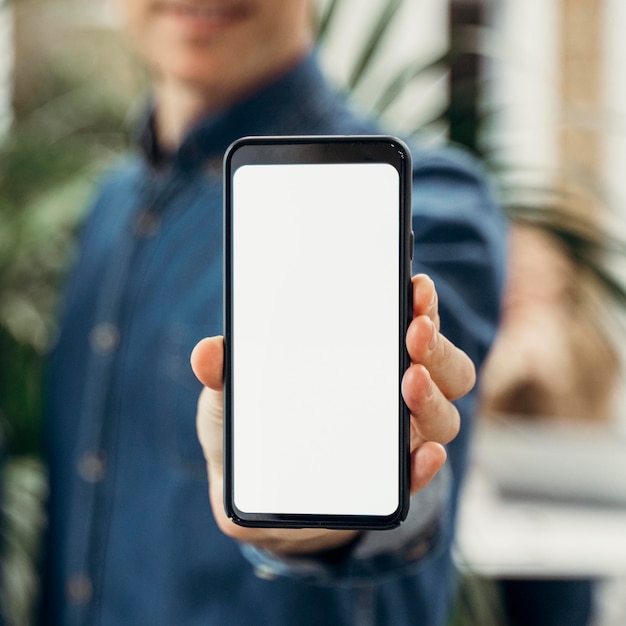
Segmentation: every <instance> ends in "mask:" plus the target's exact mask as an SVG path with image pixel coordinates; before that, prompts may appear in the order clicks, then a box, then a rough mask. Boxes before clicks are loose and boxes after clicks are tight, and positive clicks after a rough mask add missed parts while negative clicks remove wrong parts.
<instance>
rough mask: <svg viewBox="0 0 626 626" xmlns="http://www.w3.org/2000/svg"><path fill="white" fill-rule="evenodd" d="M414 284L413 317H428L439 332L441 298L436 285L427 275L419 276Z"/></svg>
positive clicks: (415, 278)
mask: <svg viewBox="0 0 626 626" xmlns="http://www.w3.org/2000/svg"><path fill="white" fill-rule="evenodd" d="M411 280H412V282H413V317H418V316H419V315H426V316H428V318H429V319H430V320H431V321H432V322H433V323H434V324H435V327H436V328H437V330H439V298H438V296H437V290H436V289H435V283H434V282H433V280H432V278H430V277H429V276H427V275H426V274H417V275H416V276H413V278H412V279H411Z"/></svg>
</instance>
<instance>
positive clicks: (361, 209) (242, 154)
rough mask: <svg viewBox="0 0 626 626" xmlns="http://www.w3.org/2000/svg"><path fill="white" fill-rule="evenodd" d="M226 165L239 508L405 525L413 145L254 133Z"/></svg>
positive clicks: (265, 518) (261, 518) (255, 522)
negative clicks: (405, 395) (403, 386)
mask: <svg viewBox="0 0 626 626" xmlns="http://www.w3.org/2000/svg"><path fill="white" fill-rule="evenodd" d="M224 176H225V181H224V182H225V185H224V198H225V212H224V244H225V245H224V251H225V258H224V268H225V280H224V288H225V293H224V303H225V311H224V312H225V316H224V320H225V347H226V357H225V371H224V382H225V396H224V398H225V400H224V401H225V418H224V419H225V466H224V473H225V487H224V502H225V508H226V512H227V514H228V515H229V516H230V517H231V518H232V519H233V520H234V521H235V522H237V523H239V524H242V525H245V526H265V527H298V528H302V527H326V528H391V527H393V526H396V525H398V524H399V523H400V522H401V521H402V520H403V519H404V517H405V516H406V513H407V509H408V493H409V465H410V461H409V455H410V453H409V411H408V409H407V407H406V406H405V404H404V402H403V399H402V395H401V392H400V383H401V379H402V375H403V373H404V371H405V370H406V368H407V367H408V364H409V357H408V355H407V352H406V347H405V333H406V329H407V326H408V324H409V322H410V320H411V317H412V298H411V294H412V291H411V278H410V264H411V257H412V233H411V230H410V226H409V225H410V206H411V202H410V193H411V183H410V181H411V156H410V152H409V150H408V148H407V147H406V145H405V144H404V143H402V142H401V141H400V140H398V139H396V138H394V137H388V136H326V137H317V136H316V137H246V138H242V139H240V140H238V141H236V142H235V143H234V144H233V145H232V146H231V147H230V148H229V150H228V151H227V153H226V155H225V158H224Z"/></svg>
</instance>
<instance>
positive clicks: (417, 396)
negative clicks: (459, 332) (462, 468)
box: [402, 364, 460, 449]
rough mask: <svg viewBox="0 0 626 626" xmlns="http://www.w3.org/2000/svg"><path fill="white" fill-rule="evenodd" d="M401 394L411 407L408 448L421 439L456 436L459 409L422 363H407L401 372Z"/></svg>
mask: <svg viewBox="0 0 626 626" xmlns="http://www.w3.org/2000/svg"><path fill="white" fill-rule="evenodd" d="M402 395H403V397H404V401H405V402H406V404H407V406H408V407H409V410H410V411H411V449H414V448H415V447H416V446H418V445H420V444H421V443H423V442H424V441H434V442H438V443H441V444H446V443H449V442H450V441H452V440H453V439H454V438H455V437H456V436H457V434H458V432H459V428H460V417H459V412H458V410H457V408H456V407H455V406H454V404H452V402H450V400H449V399H448V398H447V397H446V396H445V395H444V394H443V393H442V392H441V390H440V389H439V388H438V387H437V385H436V384H435V383H434V381H433V379H432V378H431V376H430V374H429V373H428V370H427V369H426V368H425V367H424V366H423V365H419V364H417V365H411V367H409V369H408V370H407V371H406V372H405V374H404V377H403V378H402Z"/></svg>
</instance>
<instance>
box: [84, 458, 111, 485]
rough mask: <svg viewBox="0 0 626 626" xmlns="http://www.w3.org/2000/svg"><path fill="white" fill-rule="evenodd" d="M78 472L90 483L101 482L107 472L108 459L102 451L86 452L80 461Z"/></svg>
mask: <svg viewBox="0 0 626 626" xmlns="http://www.w3.org/2000/svg"><path fill="white" fill-rule="evenodd" d="M78 474H79V475H80V477H81V478H82V479H83V480H84V481H85V482H88V483H98V482H100V481H101V480H102V479H103V478H104V476H105V474H106V461H105V458H104V454H103V453H101V452H86V453H85V454H83V456H82V457H81V458H80V460H79V461H78Z"/></svg>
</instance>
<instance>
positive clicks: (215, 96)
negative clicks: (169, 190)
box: [154, 47, 310, 150]
mask: <svg viewBox="0 0 626 626" xmlns="http://www.w3.org/2000/svg"><path fill="white" fill-rule="evenodd" d="M309 52H310V47H306V48H303V49H302V50H300V51H298V53H297V54H294V55H293V56H292V57H291V58H289V59H288V60H286V61H285V62H284V63H282V64H281V65H279V66H275V67H273V68H272V69H271V70H269V71H267V72H265V73H263V74H260V75H259V77H258V80H256V81H248V82H246V83H245V84H243V85H238V86H237V85H232V86H229V88H228V89H224V88H223V87H222V88H217V87H216V88H215V89H207V87H206V86H205V85H201V86H198V85H194V84H189V83H185V82H176V81H159V82H158V83H157V84H156V85H155V92H154V93H155V102H156V109H155V123H156V131H157V136H158V138H159V143H160V145H161V147H162V148H163V149H165V150H175V149H176V148H178V146H180V144H181V142H182V141H183V139H184V137H185V135H186V133H187V132H188V130H189V129H190V128H191V127H192V126H193V125H194V124H195V123H196V122H198V121H199V120H200V119H202V118H203V117H206V116H209V115H214V114H216V113H219V112H220V111H223V110H225V109H227V108H228V107H230V106H232V105H233V104H235V103H236V102H239V101H241V100H242V99H244V98H246V97H248V96H249V95H251V94H253V93H254V92H256V91H258V90H260V89H262V88H263V87H264V86H265V85H267V84H269V83H271V82H272V81H273V80H275V79H277V78H278V77H280V76H281V75H282V74H284V73H286V72H288V71H289V70H290V69H292V68H293V67H295V65H297V63H299V62H300V61H301V60H302V59H303V58H304V56H306V54H308V53H309Z"/></svg>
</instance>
